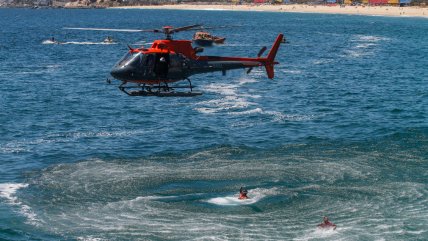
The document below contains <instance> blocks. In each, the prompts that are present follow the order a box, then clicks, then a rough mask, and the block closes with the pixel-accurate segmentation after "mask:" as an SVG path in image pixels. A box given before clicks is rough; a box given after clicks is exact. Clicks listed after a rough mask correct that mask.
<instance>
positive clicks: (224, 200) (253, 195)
mask: <svg viewBox="0 0 428 241" xmlns="http://www.w3.org/2000/svg"><path fill="white" fill-rule="evenodd" d="M276 193H277V191H276V188H271V189H262V188H256V189H252V190H248V197H249V198H248V199H239V198H238V197H239V194H235V195H231V196H225V197H216V198H210V199H208V200H206V202H207V203H211V204H215V205H219V206H239V205H250V204H254V203H257V202H258V201H260V200H261V199H262V198H264V197H266V196H268V195H275V194H276Z"/></svg>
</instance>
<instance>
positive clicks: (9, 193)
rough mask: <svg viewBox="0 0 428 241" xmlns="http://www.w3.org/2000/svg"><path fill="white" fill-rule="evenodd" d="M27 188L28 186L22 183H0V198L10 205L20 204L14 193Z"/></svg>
mask: <svg viewBox="0 0 428 241" xmlns="http://www.w3.org/2000/svg"><path fill="white" fill-rule="evenodd" d="M26 187H28V184H22V183H0V197H2V198H5V199H7V200H8V201H9V203H11V204H21V203H20V202H19V201H18V200H17V198H16V197H15V193H16V191H18V190H19V189H21V188H26Z"/></svg>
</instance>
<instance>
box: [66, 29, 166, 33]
mask: <svg viewBox="0 0 428 241" xmlns="http://www.w3.org/2000/svg"><path fill="white" fill-rule="evenodd" d="M64 29H73V30H85V31H111V32H134V33H138V32H153V33H160V32H162V30H159V29H125V28H64Z"/></svg>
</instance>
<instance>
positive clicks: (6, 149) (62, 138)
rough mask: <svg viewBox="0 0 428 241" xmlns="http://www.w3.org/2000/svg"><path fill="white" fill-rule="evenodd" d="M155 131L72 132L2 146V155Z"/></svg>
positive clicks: (0, 151)
mask: <svg viewBox="0 0 428 241" xmlns="http://www.w3.org/2000/svg"><path fill="white" fill-rule="evenodd" d="M151 132H153V131H151V130H150V131H147V130H131V131H124V130H118V131H83V132H70V133H65V134H52V135H49V136H46V137H43V138H39V139H34V140H31V139H30V140H27V141H12V142H9V143H5V144H4V145H0V153H18V152H24V151H30V150H31V148H30V146H35V145H42V144H50V143H58V142H62V143H64V142H71V141H75V140H78V139H81V138H91V137H101V138H111V137H128V136H135V135H141V134H146V133H151Z"/></svg>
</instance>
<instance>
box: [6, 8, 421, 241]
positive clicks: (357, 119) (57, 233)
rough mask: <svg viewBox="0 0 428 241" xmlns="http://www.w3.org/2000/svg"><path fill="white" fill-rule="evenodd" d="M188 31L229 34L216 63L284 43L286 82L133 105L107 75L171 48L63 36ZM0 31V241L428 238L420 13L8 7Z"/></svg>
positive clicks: (259, 73) (261, 81)
mask: <svg viewBox="0 0 428 241" xmlns="http://www.w3.org/2000/svg"><path fill="white" fill-rule="evenodd" d="M195 23H203V24H206V25H207V26H228V28H217V29H213V30H211V31H212V33H214V34H216V35H220V36H225V37H226V38H227V40H226V44H225V45H221V46H215V47H212V48H206V49H205V52H204V53H203V54H207V55H224V56H248V57H251V56H256V54H257V52H258V50H259V49H260V48H261V47H262V46H268V47H270V46H271V44H272V42H273V40H274V39H275V37H276V36H277V34H278V33H280V32H282V33H284V34H285V36H286V38H287V40H288V41H289V43H288V44H286V45H282V46H281V47H280V51H279V53H278V55H277V61H279V62H280V65H277V66H276V69H275V70H276V78H275V79H274V80H269V79H267V77H266V74H265V72H264V70H263V69H254V70H253V71H252V72H251V73H250V74H249V75H247V74H246V73H245V70H236V71H230V72H228V73H227V75H226V76H222V75H221V73H210V74H205V75H197V76H193V78H192V82H193V84H194V85H196V86H197V89H198V90H200V91H202V92H204V94H203V95H202V96H199V97H195V98H154V97H150V98H147V97H130V96H127V95H125V94H123V93H122V92H120V91H119V90H118V88H117V86H118V85H119V83H118V82H113V83H112V84H107V83H106V81H105V80H106V78H107V77H108V74H109V70H110V68H111V67H112V66H113V65H114V63H115V62H116V61H117V60H118V59H119V58H120V57H121V56H122V55H124V53H125V52H126V51H127V44H129V45H131V46H141V45H149V44H150V43H151V42H152V41H153V40H154V39H157V38H161V37H163V36H161V35H155V34H151V33H123V32H114V33H105V32H91V31H78V30H70V29H64V28H65V27H93V28H127V29H130V28H136V29H148V28H158V27H161V26H165V25H173V26H177V27H178V26H184V25H190V24H195ZM0 24H1V31H0V81H1V85H0V108H1V111H0V240H427V239H428V200H427V195H428V70H427V69H428V68H427V66H428V58H427V56H428V44H427V43H428V21H427V19H424V18H394V17H376V16H347V15H323V14H298V13H292V14H291V13H257V12H222V11H202V10H201V11H172V10H171V11H163V10H110V9H109V10H64V9H58V10H49V9H45V10H31V9H0ZM192 34H193V33H192V32H183V33H178V34H177V35H176V36H175V38H176V39H181V38H182V39H190V38H191V36H192ZM107 35H110V36H112V37H113V39H115V40H116V44H102V43H101V42H102V40H103V39H104V38H105V37H106V36H107ZM51 37H55V38H56V39H57V40H58V41H60V42H63V43H65V44H52V43H50V42H49V41H47V40H48V39H49V38H51ZM241 186H245V187H247V189H248V190H249V196H250V197H252V199H250V200H248V201H246V202H239V201H237V200H236V197H237V192H238V190H239V188H240V187H241ZM323 216H328V217H329V218H330V220H331V221H333V222H334V223H336V224H337V226H338V228H337V229H336V230H320V229H317V228H316V225H317V224H318V223H320V222H321V221H322V217H323Z"/></svg>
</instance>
